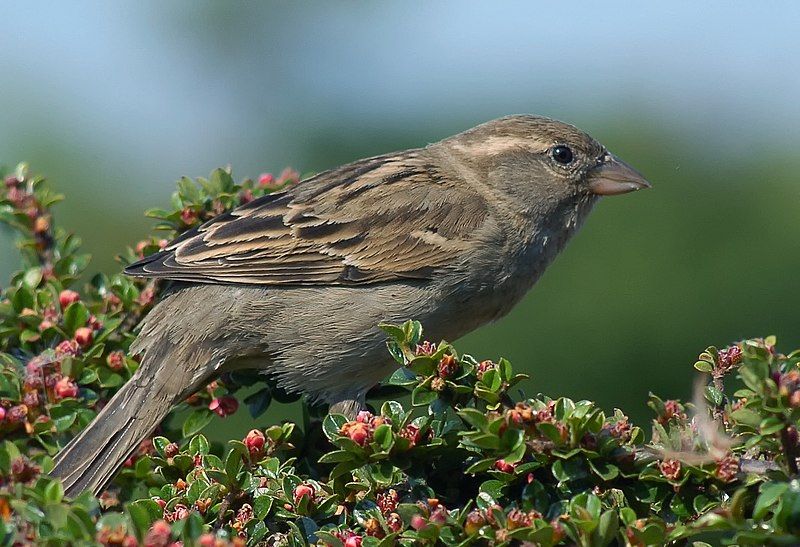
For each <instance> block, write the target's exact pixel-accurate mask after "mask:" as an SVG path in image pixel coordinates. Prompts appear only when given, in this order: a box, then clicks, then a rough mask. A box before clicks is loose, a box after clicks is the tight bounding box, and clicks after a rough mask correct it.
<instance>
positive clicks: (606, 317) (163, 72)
mask: <svg viewBox="0 0 800 547" xmlns="http://www.w3.org/2000/svg"><path fill="white" fill-rule="evenodd" d="M0 21H2V32H0V162H2V163H5V164H7V165H13V164H15V163H16V162H18V161H28V162H30V163H31V164H32V166H33V169H34V171H36V172H41V173H44V174H46V175H47V176H49V177H50V178H51V180H52V181H53V183H54V184H55V186H56V188H57V190H59V191H61V192H63V193H65V194H67V197H68V200H67V202H66V203H64V204H62V205H60V206H59V209H58V210H57V217H58V218H57V220H58V221H59V222H60V223H62V225H64V226H66V227H67V228H68V229H70V230H73V231H75V232H78V233H79V234H80V235H81V236H82V237H83V239H84V242H85V247H86V248H87V249H88V251H89V252H91V253H92V254H93V255H94V257H95V260H94V263H93V264H94V268H96V269H100V270H105V271H113V270H114V269H116V268H117V264H116V263H115V262H114V260H113V256H114V255H115V254H116V253H117V252H119V251H120V250H121V249H123V248H124V247H125V246H126V245H129V244H131V243H132V242H135V241H136V240H138V239H140V238H141V237H142V236H144V235H145V234H146V233H148V231H149V229H150V227H151V226H152V223H151V222H150V221H149V220H147V219H146V218H144V216H143V215H142V211H143V210H144V209H146V208H149V207H154V206H165V205H166V204H167V202H168V199H169V196H170V193H171V192H172V191H173V188H174V181H175V180H176V179H177V178H178V177H179V176H181V175H189V176H201V175H205V174H207V173H208V172H209V171H210V170H211V169H213V168H215V167H217V166H222V165H227V164H230V165H232V166H233V168H234V174H235V175H237V176H239V177H244V176H257V175H258V174H259V173H262V172H266V171H271V172H277V171H280V169H281V168H282V167H283V166H285V165H292V166H294V167H297V168H298V169H300V170H301V171H303V172H309V171H316V170H322V169H325V168H329V167H333V166H336V165H338V164H341V163H344V162H348V161H351V160H354V159H357V158H360V157H363V156H368V155H374V154H378V153H382V152H386V151H391V150H394V149H402V148H406V147H413V146H420V145H424V144H426V143H429V142H432V141H436V140H438V139H440V138H442V137H445V136H448V135H450V134H453V133H456V132H458V131H461V130H463V129H466V128H468V127H470V126H472V125H475V124H477V123H480V122H483V121H486V120H488V119H491V118H494V117H498V116H501V115H505V114H510V113H519V112H528V113H539V114H545V115H548V116H552V117H557V118H560V119H563V120H565V121H569V122H572V123H575V124H576V125H578V126H580V127H582V128H584V129H586V130H587V131H589V132H590V133H591V134H593V135H594V136H595V137H597V138H598V139H599V140H601V141H602V142H603V143H605V144H607V145H608V146H609V148H610V149H611V150H612V151H614V152H615V153H617V154H618V155H620V156H621V157H623V158H624V159H625V160H627V161H628V162H629V163H631V164H633V165H634V166H636V167H637V168H639V169H640V170H641V171H642V172H643V173H645V174H646V175H647V176H648V177H649V178H650V180H651V181H652V182H653V185H654V189H653V190H651V191H647V192H640V193H637V194H635V195H627V196H623V197H618V198H609V199H606V200H604V201H603V202H602V203H601V204H600V205H599V206H598V207H597V208H596V209H595V212H594V213H593V214H592V216H591V217H590V219H589V221H588V222H587V224H586V226H585V228H584V229H583V231H582V232H581V233H580V234H578V236H577V237H576V238H575V239H574V240H573V242H572V243H571V245H569V246H568V248H567V250H566V251H565V252H564V253H563V255H562V256H561V257H560V258H559V259H558V260H557V261H556V263H555V264H554V265H553V266H552V267H551V269H550V270H549V271H548V272H547V274H545V276H544V278H543V279H542V280H541V282H540V283H539V284H538V285H537V286H536V288H535V289H534V290H533V291H532V293H531V294H530V295H529V296H528V298H526V299H525V301H524V302H523V303H522V304H521V305H520V306H518V307H517V308H516V309H515V310H514V311H513V312H512V313H511V314H510V315H509V316H508V317H507V318H505V319H503V320H501V321H499V322H498V323H496V324H493V325H490V326H487V327H485V328H483V329H481V330H480V331H478V332H476V333H474V334H472V335H470V336H468V337H466V338H464V339H463V340H461V341H459V342H460V344H459V347H460V348H461V349H462V350H466V351H469V352H473V353H474V354H476V356H479V357H482V358H486V357H497V356H500V355H504V356H506V357H508V358H509V359H511V360H512V362H513V363H514V364H515V365H516V367H517V368H519V369H522V370H524V371H526V372H528V373H530V374H531V375H532V376H533V382H532V383H531V384H529V388H528V390H529V391H541V392H544V393H548V394H551V395H562V394H564V395H569V396H572V397H575V398H589V399H596V400H598V401H599V402H600V403H601V404H602V405H603V406H605V407H606V408H608V409H610V408H612V407H614V406H618V407H621V408H622V409H624V410H625V411H626V412H627V413H629V414H630V415H631V416H632V417H634V418H637V419H643V418H644V417H645V416H647V410H646V408H645V401H646V398H647V394H648V391H653V392H656V393H659V394H661V395H662V396H665V397H679V396H681V397H683V396H688V395H689V394H690V390H691V388H690V386H691V382H692V374H693V372H692V366H691V365H692V363H693V362H694V357H695V356H696V355H697V353H698V352H699V351H701V350H702V349H704V348H705V346H706V345H709V344H716V345H725V344H727V343H729V342H731V341H734V340H737V339H741V338H743V337H752V336H760V335H766V334H777V335H778V337H779V345H780V346H781V347H782V348H783V349H791V348H792V347H796V346H798V345H800V332H799V331H798V323H799V322H800V315H799V312H798V310H800V290H798V274H800V238H798V232H800V214H798V213H800V184H798V182H800V181H798V172H799V170H800V157H798V153H797V150H798V140H799V139H798V137H800V108H798V97H800V56H798V51H799V50H800V47H799V46H800V38H798V36H800V33H798V32H797V22H798V21H800V4H796V3H790V2H786V3H781V2H772V3H770V4H769V7H767V6H766V5H762V4H760V3H750V4H747V5H745V4H744V3H738V4H736V5H734V4H731V3H729V2H705V3H702V4H701V3H697V2H680V1H673V2H670V3H669V4H668V7H667V6H666V4H665V5H664V6H662V7H657V6H654V5H652V4H651V3H627V2H619V3H617V2H604V3H603V4H602V6H600V5H598V4H595V3H588V2H587V3H586V4H581V3H557V2H555V3H554V2H546V3H544V2H542V3H538V2H504V3H502V4H497V3H495V2H483V3H475V2H462V1H452V2H436V3H426V4H424V5H423V4H421V3H413V4H411V3H409V4H407V3H400V2H395V3H383V2H377V3H357V2H343V3H332V2H330V3H328V2H326V3H322V2H309V3H303V4H299V3H298V4H295V3H287V2H281V3H268V2H261V3H236V4H230V3H228V2H223V1H219V2H210V1H201V2H197V1H191V2H190V1H179V0H174V1H171V2H157V1H142V2H136V3H126V4H122V3H116V2H111V3H107V2H70V3H65V2H62V3H55V2H54V3H48V4H46V5H45V4H44V3H22V2H16V3H11V2H5V3H3V4H2V7H0ZM15 267H16V255H15V253H14V247H13V242H12V241H11V239H10V237H9V236H8V234H2V235H0V278H1V279H7V278H8V276H9V275H10V274H11V272H12V271H13V270H14V269H15ZM294 411H295V409H288V410H287V409H281V410H280V412H281V413H285V412H288V413H289V414H291V413H292V412H294ZM263 421H264V420H261V422H263ZM250 424H251V422H249V421H248V418H247V416H246V412H245V411H240V412H239V413H238V415H237V417H236V419H235V420H230V419H229V420H228V421H226V422H219V421H217V422H215V425H214V427H216V428H217V433H218V434H220V435H225V434H229V433H230V432H231V430H232V429H237V430H238V429H247V428H248V427H249V426H250Z"/></svg>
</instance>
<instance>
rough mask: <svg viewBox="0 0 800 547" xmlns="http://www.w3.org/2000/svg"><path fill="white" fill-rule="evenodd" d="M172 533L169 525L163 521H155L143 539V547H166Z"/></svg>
mask: <svg viewBox="0 0 800 547" xmlns="http://www.w3.org/2000/svg"><path fill="white" fill-rule="evenodd" d="M171 533H172V530H171V528H170V527H169V523H167V521H165V520H157V521H155V522H154V523H153V525H152V526H151V527H150V530H149V531H148V532H147V535H146V536H145V538H144V545H145V547H150V546H152V547H162V546H166V545H167V543H168V542H169V536H170V534H171Z"/></svg>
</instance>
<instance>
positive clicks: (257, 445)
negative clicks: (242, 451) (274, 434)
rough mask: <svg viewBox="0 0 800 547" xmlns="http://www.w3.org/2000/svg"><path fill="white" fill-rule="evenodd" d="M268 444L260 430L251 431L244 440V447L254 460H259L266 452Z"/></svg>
mask: <svg viewBox="0 0 800 547" xmlns="http://www.w3.org/2000/svg"><path fill="white" fill-rule="evenodd" d="M266 444H267V438H266V436H264V434H263V433H262V432H261V431H259V430H258V429H251V430H250V432H249V433H248V434H247V436H246V437H245V438H244V445H245V446H246V447H247V450H248V451H249V452H250V457H252V458H253V459H255V458H258V457H259V456H261V454H263V452H264V446H265V445H266Z"/></svg>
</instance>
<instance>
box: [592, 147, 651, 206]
mask: <svg viewBox="0 0 800 547" xmlns="http://www.w3.org/2000/svg"><path fill="white" fill-rule="evenodd" d="M588 183H589V190H590V191H591V192H592V193H593V194H597V195H598V196H615V195H617V194H627V193H628V192H635V191H636V190H641V189H643V188H650V183H649V182H647V180H645V178H644V177H643V176H642V175H641V174H640V173H639V172H637V171H636V170H635V169H634V168H633V167H631V166H630V165H628V164H627V163H625V162H624V161H622V160H620V159H618V158H617V157H615V156H613V155H611V154H606V155H605V156H603V158H602V159H601V160H600V161H599V163H598V164H597V165H596V166H595V167H593V168H592V169H590V170H589V173H588Z"/></svg>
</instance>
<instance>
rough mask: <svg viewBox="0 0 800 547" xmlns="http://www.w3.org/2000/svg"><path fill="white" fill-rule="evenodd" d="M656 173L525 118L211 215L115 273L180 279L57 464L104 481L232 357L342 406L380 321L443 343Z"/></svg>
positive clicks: (359, 400) (560, 126) (347, 168)
mask: <svg viewBox="0 0 800 547" xmlns="http://www.w3.org/2000/svg"><path fill="white" fill-rule="evenodd" d="M648 186H649V184H648V183H647V182H646V181H645V180H644V178H642V176H641V175H640V174H638V173H637V172H636V171H634V170H633V169H632V168H630V167H629V166H627V165H626V164H625V163H623V162H621V161H620V160H618V159H617V158H616V157H614V156H613V155H611V154H610V153H609V152H608V151H607V150H606V149H605V148H604V147H603V146H602V145H601V144H600V143H598V142H597V141H595V140H594V139H592V138H591V137H590V136H588V135H587V134H585V133H583V132H582V131H580V130H579V129H577V128H575V127H573V126H571V125H567V124H565V123H561V122H558V121H555V120H551V119H548V118H543V117H537V116H527V115H522V116H509V117H505V118H501V119H498V120H494V121H490V122H488V123H485V124H482V125H479V126H477V127H475V128H472V129H469V130H468V131H465V132H463V133H460V134H458V135H455V136H453V137H449V138H447V139H444V140H442V141H440V142H437V143H434V144H431V145H428V146H426V147H425V148H418V149H413V150H406V151H403V152H397V153H393V154H387V155H383V156H376V157H373V158H368V159H363V160H359V161H356V162H354V163H350V164H348V165H344V166H342V167H339V168H336V169H332V170H330V171H326V172H324V173H320V174H318V175H315V176H313V177H310V178H308V179H306V180H304V181H302V182H300V183H299V184H297V185H296V186H294V187H291V188H288V189H286V190H283V191H280V192H276V193H273V194H270V195H267V196H264V197H262V198H259V199H256V200H254V201H252V202H250V203H247V204H246V205H242V206H240V207H238V208H236V209H234V210H232V211H230V212H227V213H225V214H222V215H220V216H217V217H216V218H214V219H212V220H210V221H208V222H207V223H205V224H203V225H202V226H200V227H198V228H195V229H193V230H190V231H188V232H186V233H185V234H183V235H181V236H180V237H178V238H177V239H175V240H174V241H172V242H171V243H170V244H168V245H167V246H166V247H165V248H164V249H163V250H162V251H160V252H158V253H156V254H154V255H152V256H149V257H147V258H144V259H143V260H140V261H139V262H137V263H135V264H132V265H130V266H129V267H128V268H127V269H126V270H125V273H127V274H128V275H132V276H137V277H150V278H158V279H166V280H171V281H173V283H172V284H171V286H170V287H169V288H167V290H166V291H165V294H164V295H163V297H162V298H161V300H160V302H159V303H158V304H157V305H156V306H155V307H154V309H153V310H152V311H151V312H150V314H149V315H148V316H147V317H146V318H145V319H144V321H143V323H142V325H141V332H140V334H139V336H138V338H137V339H136V341H135V342H134V344H133V345H132V347H131V351H132V352H133V353H135V354H142V361H141V366H140V368H139V369H138V371H137V372H136V373H135V374H134V376H133V378H131V380H130V381H129V382H128V383H127V384H125V385H124V386H123V387H122V389H120V391H119V392H118V393H117V394H116V395H115V396H114V397H113V398H112V399H111V401H110V402H109V403H108V404H107V405H106V406H105V407H104V408H103V410H102V411H101V412H100V413H99V415H98V416H97V418H95V420H94V421H93V422H92V423H91V424H89V426H88V427H87V428H86V429H85V430H84V431H83V432H82V433H81V434H80V435H79V436H78V437H77V438H75V439H74V440H73V441H72V442H71V443H70V444H69V445H67V446H66V447H65V449H64V450H63V451H62V452H61V453H59V454H58V456H57V458H56V464H55V469H54V470H53V474H54V475H55V476H57V477H60V478H62V479H63V480H64V485H65V488H66V492H67V493H68V494H70V495H75V494H77V493H79V492H81V491H83V490H85V489H89V490H92V491H94V492H98V491H100V490H101V489H102V488H103V487H104V486H105V485H106V483H107V482H108V481H109V480H110V479H111V477H112V476H113V474H114V472H115V471H116V470H117V468H118V467H119V466H120V465H121V464H122V462H123V461H124V460H125V459H126V458H128V457H129V456H130V455H131V453H132V452H133V451H134V450H135V449H136V448H137V447H138V446H139V443H140V442H141V441H142V440H143V439H144V438H145V437H147V436H148V435H149V434H151V433H152V431H153V430H154V428H155V427H156V426H157V425H158V424H159V422H161V420H162V419H163V418H164V417H165V416H166V414H167V413H168V412H169V411H170V409H172V407H173V406H174V405H175V404H177V403H178V402H180V401H181V400H183V399H184V398H186V397H187V396H188V395H190V394H191V393H193V392H194V391H196V390H197V389H199V388H201V387H202V386H203V385H205V384H207V383H208V382H209V381H210V380H212V379H213V378H214V377H216V376H218V375H219V374H220V373H222V372H226V371H230V370H234V369H238V368H257V369H260V370H261V371H263V372H264V373H265V374H267V375H270V376H272V377H273V378H274V379H275V380H276V381H277V382H278V384H279V385H281V386H283V387H284V388H286V389H287V390H289V391H299V392H302V393H305V394H306V395H308V396H309V397H310V398H311V399H314V400H318V401H322V402H327V403H331V404H332V405H333V406H332V411H338V412H344V413H347V414H351V415H352V414H353V413H354V412H355V411H356V410H357V409H358V408H360V407H361V405H363V404H364V396H365V393H366V392H367V390H369V389H370V388H371V387H373V386H374V385H375V384H377V383H378V382H379V381H380V380H381V379H383V378H384V377H386V376H387V375H388V374H389V373H391V371H392V369H393V364H392V360H391V358H390V357H389V354H388V352H387V351H386V348H385V337H384V334H383V333H382V332H381V331H380V330H379V329H378V327H377V325H378V323H380V322H382V321H389V322H401V321H403V320H405V319H408V318H413V319H417V320H419V321H421V322H422V323H423V325H424V326H425V329H426V333H427V334H428V335H429V336H430V337H431V338H432V339H442V338H443V339H448V340H453V339H456V338H458V337H460V336H462V335H464V334H466V333H468V332H470V331H472V330H473V329H475V328H477V327H479V326H481V325H483V324H484V323H487V322H489V321H492V320H494V319H497V318H499V317H502V316H503V315H505V314H506V313H508V311H509V310H510V309H511V308H512V307H513V306H514V305H515V304H516V303H517V302H518V301H519V300H520V299H521V298H522V296H523V295H524V294H525V293H526V292H527V291H528V289H530V288H531V286H532V285H533V284H534V283H535V282H536V280H537V279H538V278H539V277H540V276H541V275H542V272H544V270H545V268H546V267H547V266H548V264H550V262H551V261H552V260H553V258H554V257H555V256H556V254H558V252H559V251H560V250H561V249H562V248H563V247H564V245H565V244H566V242H567V240H568V239H569V238H570V236H571V235H572V234H573V233H575V231H576V230H577V229H578V227H579V226H580V225H581V223H582V222H583V220H584V219H585V218H586V215H587V214H588V213H589V211H590V210H591V208H592V206H593V205H594V204H595V202H596V201H597V199H598V197H599V196H603V195H613V194H622V193H626V192H630V191H633V190H638V189H640V188H646V187H648Z"/></svg>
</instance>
